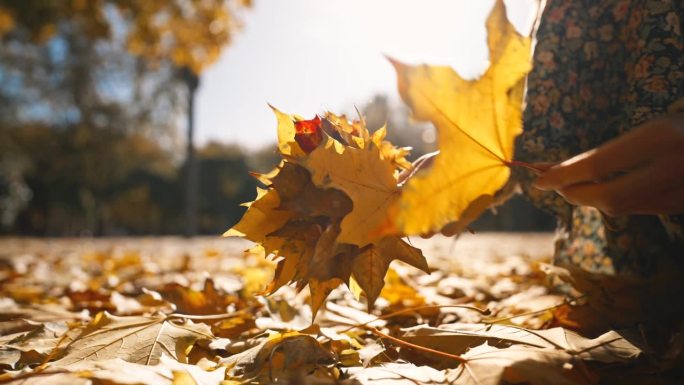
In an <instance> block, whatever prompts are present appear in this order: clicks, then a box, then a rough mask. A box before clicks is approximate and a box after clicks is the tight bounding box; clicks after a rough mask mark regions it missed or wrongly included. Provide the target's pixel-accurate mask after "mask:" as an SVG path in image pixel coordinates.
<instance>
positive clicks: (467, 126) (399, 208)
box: [383, 0, 531, 234]
mask: <svg viewBox="0 0 684 385" xmlns="http://www.w3.org/2000/svg"><path fill="white" fill-rule="evenodd" d="M486 26H487V32H488V37H487V45H488V46H489V61H490V66H489V68H488V69H487V71H486V72H485V73H484V74H483V75H482V76H481V77H480V78H478V79H475V80H466V79H463V78H462V77H461V76H459V75H458V74H457V73H456V71H454V70H453V69H452V68H451V67H444V66H427V65H422V66H409V65H406V64H402V63H399V62H397V61H392V63H393V64H394V66H395V68H396V71H397V77H398V86H399V93H400V94H401V97H402V98H403V100H404V101H405V102H406V103H407V104H408V105H409V107H410V108H411V110H412V113H413V117H414V118H415V119H417V120H423V121H431V122H433V123H434V125H435V126H436V128H437V131H438V139H439V149H440V154H439V155H438V156H437V157H436V159H435V160H434V163H433V165H432V167H431V168H430V169H429V170H427V171H426V172H419V173H418V174H417V175H416V176H415V177H413V178H411V179H410V180H409V181H408V183H406V185H405V187H404V189H403V191H402V194H401V197H400V198H399V199H398V200H397V202H396V203H395V204H394V205H393V208H392V210H391V212H392V214H391V215H390V216H389V220H388V221H389V225H387V224H386V225H385V228H384V229H383V230H384V231H387V232H390V233H392V232H394V233H403V234H421V233H428V232H431V231H438V230H440V229H441V228H442V227H443V226H444V225H446V224H447V223H450V222H454V221H458V222H459V224H460V226H461V227H465V225H467V223H468V222H470V221H472V220H474V219H475V218H477V217H478V216H479V215H480V214H481V213H482V211H484V210H485V209H486V208H487V207H488V206H489V205H490V204H491V203H492V201H493V197H494V194H495V193H496V192H497V191H498V190H500V189H501V188H502V187H503V185H504V184H505V183H506V182H507V180H508V178H509V176H510V166H511V161H512V159H513V143H514V140H515V137H516V136H517V135H519V134H520V133H521V132H522V122H521V109H522V96H523V89H524V79H525V76H526V74H527V73H528V72H529V71H530V69H531V63H530V58H529V56H530V39H529V38H527V37H523V36H521V35H520V34H519V33H518V32H517V31H516V30H515V28H514V27H513V25H511V23H510V22H509V21H508V19H507V18H506V9H505V6H504V4H503V2H502V1H500V0H499V1H497V2H496V4H495V5H494V8H493V9H492V11H491V13H490V15H489V17H488V19H487V23H486Z"/></svg>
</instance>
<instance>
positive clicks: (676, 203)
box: [558, 153, 684, 216]
mask: <svg viewBox="0 0 684 385" xmlns="http://www.w3.org/2000/svg"><path fill="white" fill-rule="evenodd" d="M683 176H684V153H675V154H671V155H669V156H665V157H662V158H660V159H658V160H657V161H655V162H653V163H650V164H648V165H646V166H644V167H640V168H638V169H637V170H634V171H633V172H630V173H627V174H624V175H621V176H618V177H616V178H614V179H611V180H609V181H605V182H599V183H579V184H574V185H571V186H567V187H562V188H560V189H558V192H559V193H560V194H561V195H562V196H563V197H565V199H566V200H567V201H568V202H570V203H573V204H578V205H586V206H594V207H596V208H598V209H600V210H601V211H603V212H605V213H606V214H608V215H610V216H617V215H625V214H635V213H649V214H653V213H656V214H674V213H677V212H678V211H677V210H680V208H681V207H680V206H684V195H680V196H677V195H676V193H677V191H680V190H681V189H682V188H684V177H683Z"/></svg>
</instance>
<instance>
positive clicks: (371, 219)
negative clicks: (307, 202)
mask: <svg viewBox="0 0 684 385" xmlns="http://www.w3.org/2000/svg"><path fill="white" fill-rule="evenodd" d="M302 164H303V165H304V167H306V168H307V169H308V170H309V172H311V179H312V180H313V183H314V184H315V185H316V186H318V187H321V188H336V189H339V190H341V191H342V192H344V193H345V194H347V196H349V198H350V199H351V201H352V202H353V208H352V211H351V212H350V213H349V214H347V215H346V216H345V217H344V219H343V220H342V227H341V231H340V235H339V237H338V239H337V242H340V243H350V244H353V245H356V246H359V247H363V246H366V245H368V244H369V243H372V242H373V241H375V240H377V236H376V235H374V232H373V231H374V230H375V229H377V228H378V227H379V226H380V225H381V223H383V221H384V220H385V218H386V217H387V209H388V208H389V207H390V205H391V204H392V203H393V202H394V201H396V200H397V198H398V197H399V189H398V187H397V180H396V178H395V173H394V171H395V170H394V167H393V166H392V163H391V162H388V161H382V159H381V157H380V150H379V149H378V147H377V146H376V145H375V144H374V143H373V142H368V143H366V145H365V148H355V147H348V146H344V145H342V144H341V143H340V142H338V141H337V140H334V139H330V138H328V140H327V142H326V143H325V145H323V146H319V147H318V148H316V149H315V150H314V151H313V152H311V154H309V156H308V157H307V158H306V159H305V160H304V161H303V162H302Z"/></svg>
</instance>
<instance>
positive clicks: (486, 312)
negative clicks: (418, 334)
mask: <svg viewBox="0 0 684 385" xmlns="http://www.w3.org/2000/svg"><path fill="white" fill-rule="evenodd" d="M443 308H459V309H467V310H473V311H476V312H478V313H480V314H482V315H490V314H491V312H490V310H489V309H480V308H478V307H475V306H469V305H420V306H413V307H407V308H405V309H401V310H397V311H393V312H391V313H387V314H383V315H381V316H378V317H375V318H373V319H372V320H370V321H366V322H364V323H361V324H356V325H352V326H350V327H348V328H346V329H343V330H341V331H340V333H346V332H348V331H350V330H354V329H357V328H364V327H366V326H368V325H370V324H372V323H373V322H375V321H380V320H384V319H388V318H392V317H396V316H398V315H401V314H405V313H414V312H418V311H420V310H433V309H443Z"/></svg>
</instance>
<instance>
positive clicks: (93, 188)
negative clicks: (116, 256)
mask: <svg viewBox="0 0 684 385" xmlns="http://www.w3.org/2000/svg"><path fill="white" fill-rule="evenodd" d="M249 5H250V2H249V1H244V0H242V1H232V0H206V1H190V0H173V1H161V0H149V1H130V0H93V1H84V0H58V1H41V0H8V1H5V2H3V3H2V5H0V232H3V233H14V234H31V235H123V234H177V233H182V231H183V226H184V217H183V212H182V208H183V194H184V192H183V180H184V172H185V171H184V154H185V152H184V149H183V142H182V135H181V134H182V132H183V130H184V129H185V118H186V114H187V102H186V100H187V96H188V87H187V84H186V80H187V79H186V76H187V72H188V71H190V72H194V73H200V72H201V71H202V70H203V69H204V68H206V67H207V66H208V65H210V64H211V63H212V62H213V61H214V60H216V59H217V58H218V55H219V54H220V53H221V50H222V48H224V47H226V46H227V45H228V44H229V43H230V42H231V38H232V36H233V35H234V33H235V32H236V31H237V30H238V29H239V27H240V25H239V17H238V15H239V13H240V12H241V10H242V9H243V8H245V7H247V6H249ZM226 86H229V85H226ZM350 107H351V106H350ZM350 109H351V108H350ZM360 109H361V112H362V113H363V114H364V115H365V117H366V120H367V123H368V127H369V129H371V131H372V130H374V129H376V128H378V127H380V126H381V125H382V124H383V123H384V122H387V123H388V127H389V132H388V139H389V140H391V141H392V142H393V143H396V144H397V145H400V146H412V147H413V148H414V151H413V154H414V156H415V155H420V154H424V153H426V152H429V151H431V150H433V149H434V139H435V138H434V132H433V131H432V129H431V128H430V127H429V126H424V125H416V124H415V123H413V122H411V121H410V119H409V117H408V112H407V110H406V109H405V108H404V107H402V106H399V105H397V104H394V103H393V102H391V101H390V100H389V99H388V98H387V97H386V96H384V95H378V96H376V97H375V98H373V99H372V100H371V101H370V102H369V103H368V104H367V105H365V106H361V108H360ZM273 127H274V138H275V122H274V126H273ZM226 129H227V130H239V129H240V127H226ZM276 162H277V156H276V151H275V144H265V145H264V147H263V148H262V149H261V150H257V151H247V150H245V149H241V148H239V147H236V146H232V145H229V144H222V143H206V144H204V145H203V146H202V147H201V148H200V149H198V168H199V202H198V211H199V212H198V227H199V228H198V230H199V232H200V233H203V234H220V233H221V232H222V231H223V230H225V228H227V227H230V226H232V225H233V224H234V223H235V222H236V221H237V219H238V218H240V216H241V215H242V213H243V210H244V208H242V207H240V206H239V203H242V202H245V201H249V200H252V199H253V198H254V197H253V194H254V191H255V189H254V187H255V185H256V181H255V180H253V179H252V178H251V177H250V176H249V175H248V173H247V171H248V170H252V171H259V172H265V171H268V170H270V169H271V168H272V167H273V166H274V165H275V164H276ZM500 213H501V215H497V216H493V215H486V216H485V217H484V218H483V219H482V220H481V221H480V222H479V223H478V224H476V226H475V228H476V229H488V230H491V229H498V230H507V229H508V230H510V229H513V226H512V224H513V222H514V221H515V223H516V229H517V230H539V229H548V228H549V226H550V225H551V224H550V222H551V221H550V220H549V218H548V217H547V216H545V215H543V214H542V213H539V212H536V211H530V207H529V205H526V204H525V202H524V201H522V200H514V201H513V202H512V203H510V204H507V205H506V206H505V207H503V208H502V209H501V210H500Z"/></svg>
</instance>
